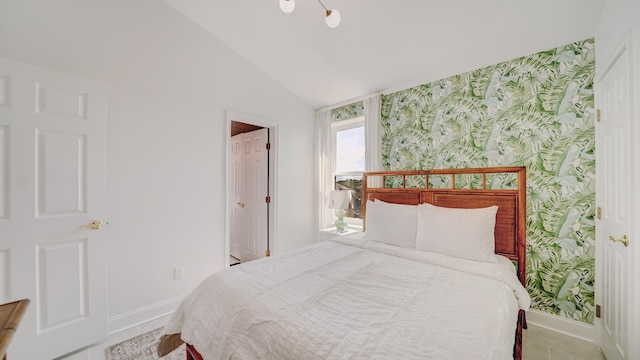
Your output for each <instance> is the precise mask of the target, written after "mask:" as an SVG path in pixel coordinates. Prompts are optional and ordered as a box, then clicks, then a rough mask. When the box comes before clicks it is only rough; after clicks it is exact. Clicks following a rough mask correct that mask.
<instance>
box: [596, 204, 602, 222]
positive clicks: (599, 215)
mask: <svg viewBox="0 0 640 360" xmlns="http://www.w3.org/2000/svg"><path fill="white" fill-rule="evenodd" d="M596 218H597V219H598V220H602V208H601V207H600V206H598V207H597V208H596Z"/></svg>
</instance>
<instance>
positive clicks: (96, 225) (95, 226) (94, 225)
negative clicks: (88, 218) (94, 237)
mask: <svg viewBox="0 0 640 360" xmlns="http://www.w3.org/2000/svg"><path fill="white" fill-rule="evenodd" d="M101 228H102V222H101V221H100V220H93V221H92V222H90V223H88V224H87V225H80V229H91V230H100V229H101Z"/></svg>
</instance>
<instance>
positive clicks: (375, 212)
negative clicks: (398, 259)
mask: <svg viewBox="0 0 640 360" xmlns="http://www.w3.org/2000/svg"><path fill="white" fill-rule="evenodd" d="M366 217H367V218H366V230H365V233H364V238H365V239H367V240H373V241H379V242H383V243H386V244H390V245H396V246H402V247H405V248H410V249H413V248H415V245H416V229H417V224H418V207H417V206H416V205H403V204H391V203H386V202H383V201H380V200H376V201H370V200H367V214H366Z"/></svg>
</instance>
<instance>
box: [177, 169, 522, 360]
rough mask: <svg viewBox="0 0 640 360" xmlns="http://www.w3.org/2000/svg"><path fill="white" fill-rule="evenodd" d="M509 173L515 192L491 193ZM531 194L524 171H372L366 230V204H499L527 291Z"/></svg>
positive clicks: (499, 233) (503, 230)
mask: <svg viewBox="0 0 640 360" xmlns="http://www.w3.org/2000/svg"><path fill="white" fill-rule="evenodd" d="M505 174H506V175H505ZM509 174H511V176H514V177H515V181H514V182H515V184H514V186H513V188H510V189H491V188H488V182H487V178H490V177H492V176H509ZM462 177H471V178H473V180H474V184H477V186H474V188H473V189H467V188H464V189H462V188H459V187H458V186H457V185H456V180H460V179H461V178H462ZM434 178H436V179H437V180H439V181H438V182H440V183H444V184H446V187H444V188H442V187H432V186H431V185H429V184H430V182H432V181H430V180H434ZM392 179H395V180H396V181H394V184H397V183H399V185H396V186H395V187H393V188H391V187H384V184H387V182H389V181H390V180H392ZM489 180H490V179H489ZM411 182H419V183H421V184H425V185H423V186H421V187H415V186H414V187H412V186H411V185H410V184H408V183H411ZM459 182H460V181H458V183H459ZM374 184H380V185H381V186H375V185H374ZM526 189H527V187H526V169H525V167H523V166H521V167H494V168H475V169H438V170H411V171H383V172H367V173H365V174H364V179H363V184H362V208H361V214H362V215H361V216H362V218H363V219H365V226H366V212H367V208H366V203H367V201H366V200H376V199H378V200H381V201H385V202H390V203H396V204H410V205H418V204H422V203H430V204H433V205H436V206H443V207H450V208H482V207H489V206H493V205H497V206H498V213H497V214H496V227H495V242H496V253H497V254H500V255H503V256H505V257H507V258H509V259H511V260H512V261H515V262H516V263H517V274H518V279H519V280H520V282H521V283H522V285H523V286H526V284H525V277H526V257H525V256H526V246H525V245H526V204H527V202H526ZM526 327H527V326H526V319H525V313H524V311H523V310H519V313H518V324H517V326H516V334H515V343H514V346H513V358H514V359H516V360H521V359H522V329H523V328H525V329H526ZM186 348H187V351H186V358H187V360H203V358H202V356H201V355H200V354H199V353H198V351H197V350H196V349H195V348H194V347H193V346H192V345H189V344H187V346H186Z"/></svg>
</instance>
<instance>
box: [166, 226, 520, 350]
mask: <svg viewBox="0 0 640 360" xmlns="http://www.w3.org/2000/svg"><path fill="white" fill-rule="evenodd" d="M529 304H530V299H529V296H528V295H527V292H526V290H525V289H524V288H523V287H522V285H521V284H520V282H519V281H518V280H517V278H516V276H515V274H514V272H513V266H512V265H511V264H510V263H509V262H506V263H505V262H504V261H502V262H499V263H498V264H491V263H480V262H475V261H469V260H463V259H456V258H451V257H447V256H445V255H440V254H435V253H427V252H422V251H417V250H412V249H405V248H400V247H396V246H390V245H386V244H382V243H376V242H372V241H366V240H363V239H358V238H353V239H349V238H347V237H345V238H339V239H333V240H330V241H326V242H322V243H318V244H314V245H311V246H308V247H305V248H302V249H299V250H296V251H293V252H289V253H287V254H283V255H281V256H275V257H272V258H268V259H261V260H256V261H253V262H250V263H246V264H242V265H239V266H234V267H232V268H230V269H228V270H225V271H221V272H219V273H217V274H214V275H213V276H211V277H210V278H209V279H207V280H205V281H204V282H203V283H202V284H200V285H199V286H198V288H196V289H195V290H194V291H193V293H191V294H190V295H189V296H187V297H186V298H185V300H184V301H183V302H182V304H181V305H180V306H179V308H178V309H177V310H176V312H175V313H174V315H173V317H172V319H171V320H170V321H169V323H168V324H167V325H166V326H165V328H164V329H163V332H162V333H163V334H173V333H180V332H181V333H182V335H181V338H182V339H183V340H184V341H185V342H187V343H190V344H192V345H194V346H195V348H196V349H197V350H198V351H199V352H200V354H201V355H202V356H203V357H204V359H207V360H214V359H277V360H286V359H291V360H302V359H385V360H388V359H455V360H457V359H491V360H498V359H512V358H513V344H514V334H515V328H516V322H517V314H518V308H520V309H524V310H528V308H529Z"/></svg>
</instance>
